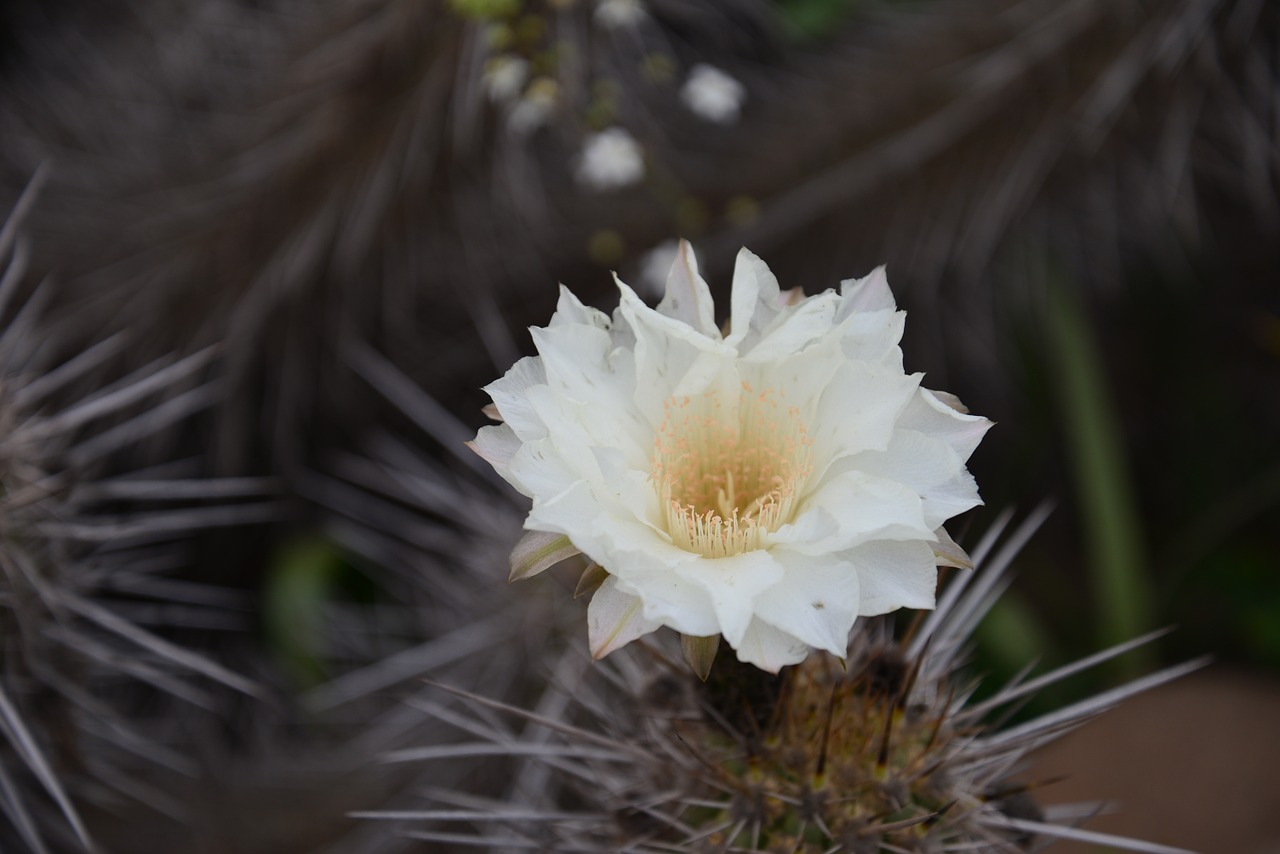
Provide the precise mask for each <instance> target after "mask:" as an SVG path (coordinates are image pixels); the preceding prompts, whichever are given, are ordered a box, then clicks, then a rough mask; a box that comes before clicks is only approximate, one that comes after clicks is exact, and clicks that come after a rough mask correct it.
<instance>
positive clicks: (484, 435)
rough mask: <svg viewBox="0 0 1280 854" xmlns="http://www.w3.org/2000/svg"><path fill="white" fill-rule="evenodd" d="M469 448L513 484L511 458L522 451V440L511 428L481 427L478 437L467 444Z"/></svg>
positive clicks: (504, 425)
mask: <svg viewBox="0 0 1280 854" xmlns="http://www.w3.org/2000/svg"><path fill="white" fill-rule="evenodd" d="M467 447H468V448H470V449H471V450H473V451H475V452H476V453H477V454H479V455H480V457H481V459H483V460H484V461H485V462H487V463H488V464H489V465H491V466H493V470H494V471H496V472H497V473H498V474H499V475H500V476H501V477H502V478H503V479H504V480H506V481H507V482H508V483H510V482H511V477H510V475H509V472H510V471H511V458H512V457H513V456H515V453H516V451H518V450H520V438H519V437H518V436H516V433H515V431H514V430H512V429H511V428H510V427H509V426H507V425H506V424H491V425H489V426H486V427H481V428H480V431H479V432H478V433H476V437H475V438H474V439H472V440H471V441H470V442H468V443H467Z"/></svg>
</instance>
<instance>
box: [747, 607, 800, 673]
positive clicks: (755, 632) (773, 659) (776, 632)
mask: <svg viewBox="0 0 1280 854" xmlns="http://www.w3.org/2000/svg"><path fill="white" fill-rule="evenodd" d="M734 649H735V651H736V652H737V653H738V660H739V661H743V662H745V663H747V664H754V665H755V666H756V667H759V668H760V669H761V670H767V671H769V672H770V673H777V672H778V671H779V670H781V669H782V668H783V667H786V666H787V665H788V664H799V663H800V662H802V661H804V660H805V658H807V657H808V655H809V647H808V646H807V645H806V644H805V642H804V641H802V640H799V639H797V638H794V637H792V636H791V635H789V634H787V633H786V632H784V631H781V630H780V629H775V628H774V627H773V626H771V625H769V624H768V623H766V622H765V621H764V620H761V619H755V620H752V621H751V625H750V626H748V627H747V630H746V632H745V633H744V634H743V635H742V642H741V643H739V644H738V645H737V646H736V647H734Z"/></svg>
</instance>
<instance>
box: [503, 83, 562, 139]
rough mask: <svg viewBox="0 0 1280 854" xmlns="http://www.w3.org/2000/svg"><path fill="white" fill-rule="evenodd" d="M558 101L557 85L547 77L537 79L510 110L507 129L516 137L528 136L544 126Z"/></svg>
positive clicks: (558, 91) (558, 88)
mask: <svg viewBox="0 0 1280 854" xmlns="http://www.w3.org/2000/svg"><path fill="white" fill-rule="evenodd" d="M559 100H560V87H559V85H558V84H557V83H556V82H555V81H554V80H552V79H551V78H549V77H539V78H537V79H536V80H534V81H533V82H532V83H530V84H529V88H528V89H526V90H525V93H524V96H523V97H522V98H520V100H518V101H516V103H515V106H513V107H512V108H511V113H510V114H509V115H508V116H507V127H508V128H509V129H510V130H511V132H512V133H514V134H515V135H517V136H528V135H529V134H531V133H533V132H534V131H535V130H537V129H538V128H540V127H542V126H543V125H544V124H546V122H547V120H548V119H549V118H551V114H552V112H554V111H555V108H556V104H557V103H558V102H559Z"/></svg>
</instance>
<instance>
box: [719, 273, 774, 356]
mask: <svg viewBox="0 0 1280 854" xmlns="http://www.w3.org/2000/svg"><path fill="white" fill-rule="evenodd" d="M780 306H781V297H780V290H779V288H778V279H777V277H776V276H774V275H773V272H772V271H771V270H770V269H769V266H768V265H767V264H765V263H764V262H763V261H761V260H760V259H759V258H758V257H757V256H756V255H755V254H753V253H752V252H750V251H748V250H746V249H742V250H740V251H739V252H738V259H737V261H736V262H735V264H734V267H733V296H732V299H731V302H730V319H729V335H728V337H727V338H725V343H726V344H729V345H731V346H733V347H734V348H736V349H737V350H738V352H746V350H748V349H749V348H750V347H751V346H752V345H753V344H754V343H755V342H756V340H758V336H759V333H760V331H761V330H763V329H764V328H765V327H767V326H768V325H769V324H770V323H772V322H773V319H774V317H775V316H776V315H777V313H778V309H779V307H780ZM752 333H754V334H752Z"/></svg>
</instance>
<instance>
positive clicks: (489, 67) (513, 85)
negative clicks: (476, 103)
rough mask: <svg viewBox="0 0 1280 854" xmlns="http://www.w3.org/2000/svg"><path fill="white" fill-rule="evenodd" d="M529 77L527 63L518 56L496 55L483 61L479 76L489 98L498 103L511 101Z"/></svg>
mask: <svg viewBox="0 0 1280 854" xmlns="http://www.w3.org/2000/svg"><path fill="white" fill-rule="evenodd" d="M528 79H529V63H528V61H527V60H524V59H521V58H520V57H518V56H497V57H494V58H493V59H491V60H489V62H487V63H485V68H484V76H483V77H482V78H481V80H482V82H483V84H484V90H485V92H486V93H487V94H488V96H489V99H490V100H492V101H496V102H497V103H500V104H505V103H507V102H508V101H513V100H515V98H516V97H517V96H518V95H519V94H520V92H521V91H522V90H523V89H524V84H525V81H526V80H528Z"/></svg>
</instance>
